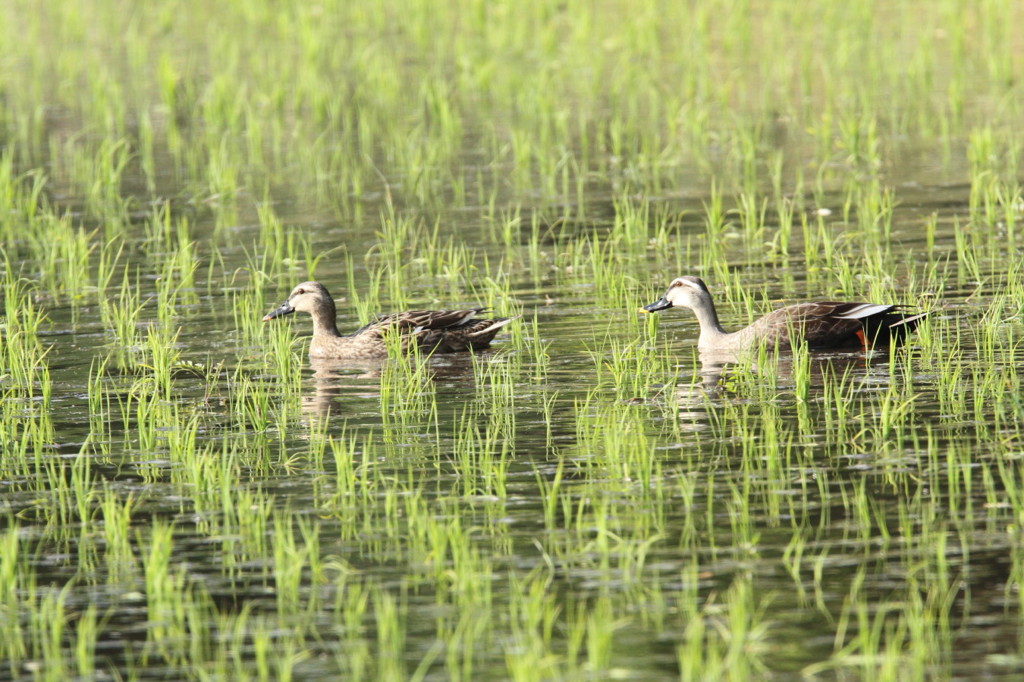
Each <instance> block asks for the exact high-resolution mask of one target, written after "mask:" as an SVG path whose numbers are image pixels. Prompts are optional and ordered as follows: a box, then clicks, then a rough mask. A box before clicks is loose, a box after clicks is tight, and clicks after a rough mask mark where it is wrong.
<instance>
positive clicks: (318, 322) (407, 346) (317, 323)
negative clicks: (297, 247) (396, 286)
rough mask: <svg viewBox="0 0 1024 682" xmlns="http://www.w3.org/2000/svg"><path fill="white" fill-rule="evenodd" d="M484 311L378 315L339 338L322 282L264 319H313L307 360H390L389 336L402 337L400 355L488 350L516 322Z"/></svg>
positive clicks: (295, 293)
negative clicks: (301, 316)
mask: <svg viewBox="0 0 1024 682" xmlns="http://www.w3.org/2000/svg"><path fill="white" fill-rule="evenodd" d="M483 311H484V309H483V308H469V309H466V310H409V311H406V312H404V313H390V314H388V315H378V316H377V317H376V318H375V319H374V320H373V321H371V322H370V323H369V324H367V325H366V326H364V327H362V328H361V329H357V330H356V331H354V332H353V333H351V334H346V335H342V334H341V333H340V332H338V327H337V324H336V316H337V313H336V312H335V307H334V299H333V298H331V295H330V293H328V291H327V288H326V287H325V286H324V285H323V284H320V282H303V283H302V284H300V285H298V286H297V287H295V288H294V289H292V293H290V294H289V295H288V300H286V301H285V302H284V303H282V304H281V305H280V306H279V307H277V308H275V309H274V310H272V311H270V312H269V313H267V314H266V315H265V316H264V317H263V321H264V322H266V321H268V320H272V319H274V318H275V317H281V316H282V315H290V314H291V313H295V312H300V313H309V314H310V316H312V318H313V340H312V341H311V342H310V344H309V357H311V358H335V359H359V358H383V357H387V354H388V352H387V345H386V343H385V340H384V337H385V334H390V333H394V334H398V335H399V338H400V339H401V344H402V350H403V351H409V350H411V349H412V347H413V346H414V345H415V346H418V347H419V348H420V349H422V350H424V351H426V352H435V353H456V352H459V351H468V350H481V349H483V348H487V346H489V345H490V343H491V340H493V339H494V335H495V334H497V333H498V330H499V329H501V328H502V327H504V326H505V325H506V324H508V323H509V322H511V321H512V319H514V318H508V317H498V318H493V319H485V318H478V317H476V316H477V315H479V314H480V313H482V312H483Z"/></svg>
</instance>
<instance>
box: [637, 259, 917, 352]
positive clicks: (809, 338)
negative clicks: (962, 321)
mask: <svg viewBox="0 0 1024 682" xmlns="http://www.w3.org/2000/svg"><path fill="white" fill-rule="evenodd" d="M667 308H689V309H690V310H692V311H693V312H694V314H695V315H696V316H697V323H698V324H699V325H700V338H699V339H698V340H697V349H698V350H700V351H701V352H704V353H714V352H722V351H724V352H736V351H743V350H747V349H749V348H753V347H756V346H758V345H762V344H763V345H769V346H773V345H777V346H778V347H779V348H790V347H791V346H792V337H791V334H797V335H799V337H800V338H801V339H802V340H803V341H805V342H806V343H807V346H808V347H809V348H854V347H860V348H869V347H872V346H885V345H889V344H890V343H898V342H900V341H902V340H903V339H904V338H905V337H906V335H907V334H909V333H910V332H912V331H913V330H914V329H915V328H916V327H917V324H918V322H920V320H921V318H923V317H924V316H926V315H928V314H929V313H928V312H924V313H916V314H912V313H907V312H904V311H903V307H902V306H898V305H891V304H886V303H840V302H836V301H813V302H809V303H797V304H796V305H791V306H786V307H785V308H779V309H778V310H773V311H772V312H770V313H768V314H767V315H765V316H764V317H762V318H760V319H758V320H755V321H754V322H753V323H751V324H750V325H749V326H746V327H744V328H743V329H740V330H738V331H735V332H727V331H725V330H724V329H722V325H721V324H719V322H718V313H717V311H715V304H714V302H713V301H712V300H711V293H710V292H709V291H708V287H707V285H706V284H704V282H703V281H702V280H701V279H700V278H698V277H689V276H686V277H677V278H676V279H675V280H673V281H672V284H670V285H669V287H668V290H667V291H666V292H665V295H664V296H662V297H661V298H659V299H658V300H657V301H655V302H653V303H650V304H648V305H645V306H644V307H643V308H641V309H640V311H641V312H648V313H650V312H655V311H658V310H665V309H667Z"/></svg>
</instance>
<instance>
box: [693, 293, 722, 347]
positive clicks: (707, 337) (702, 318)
mask: <svg viewBox="0 0 1024 682" xmlns="http://www.w3.org/2000/svg"><path fill="white" fill-rule="evenodd" d="M693 313H694V314H695V315H696V316H697V324H698V325H700V339H698V340H697V345H698V347H699V348H701V349H707V348H715V347H717V346H718V345H720V342H721V341H722V340H723V339H724V338H725V337H727V336H728V335H729V333H728V332H727V331H725V330H724V329H722V325H721V324H720V323H719V321H718V311H716V310H715V304H714V303H712V302H711V301H708V302H707V304H706V305H702V306H700V307H697V308H694V309H693Z"/></svg>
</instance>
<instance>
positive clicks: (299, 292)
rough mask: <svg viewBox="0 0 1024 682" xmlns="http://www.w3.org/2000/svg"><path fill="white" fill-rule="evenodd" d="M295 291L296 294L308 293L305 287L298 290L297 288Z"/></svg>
mask: <svg viewBox="0 0 1024 682" xmlns="http://www.w3.org/2000/svg"><path fill="white" fill-rule="evenodd" d="M295 293H296V294H304V293H306V290H305V289H302V288H299V289H296V290H295Z"/></svg>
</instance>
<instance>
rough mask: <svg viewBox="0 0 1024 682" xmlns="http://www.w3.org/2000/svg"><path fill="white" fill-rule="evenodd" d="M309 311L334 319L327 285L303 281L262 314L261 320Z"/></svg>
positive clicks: (331, 299) (332, 304)
mask: <svg viewBox="0 0 1024 682" xmlns="http://www.w3.org/2000/svg"><path fill="white" fill-rule="evenodd" d="M296 312H298V313H309V314H310V315H313V316H314V317H317V316H319V315H324V316H325V317H327V318H328V319H331V320H333V319H334V299H333V298H331V294H330V293H328V291H327V287H325V286H324V285H323V284H320V282H303V283H302V284H300V285H298V286H297V287H295V288H294V289H292V293H290V294H288V299H287V300H286V301H285V302H284V303H282V304H281V305H280V306H278V307H277V308H275V309H274V310H271V311H270V312H269V313H267V314H266V315H264V316H263V321H264V322H266V321H268V320H272V319H274V318H275V317H281V316H282V315H291V314H292V313H296Z"/></svg>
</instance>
